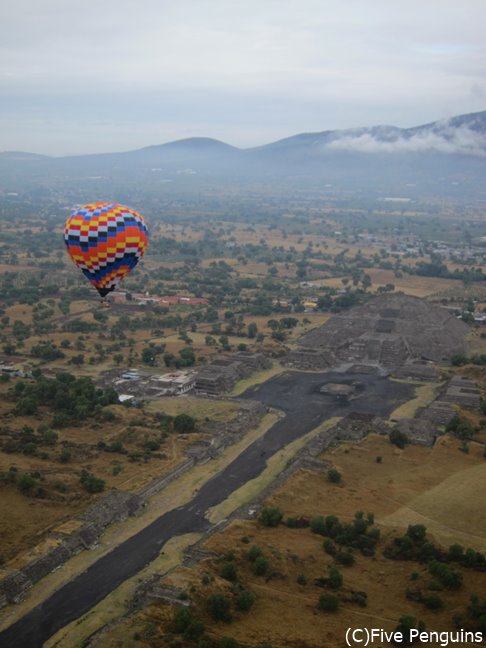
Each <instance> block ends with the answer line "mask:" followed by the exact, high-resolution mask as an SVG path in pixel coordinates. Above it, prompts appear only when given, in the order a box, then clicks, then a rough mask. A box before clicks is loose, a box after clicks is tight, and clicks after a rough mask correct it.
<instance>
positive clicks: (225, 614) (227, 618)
mask: <svg viewBox="0 0 486 648" xmlns="http://www.w3.org/2000/svg"><path fill="white" fill-rule="evenodd" d="M206 603H207V608H208V611H209V614H210V615H211V617H212V618H213V619H214V620H215V621H224V622H225V623H231V621H232V620H233V617H232V614H231V604H230V602H229V600H228V598H226V596H225V595H224V594H210V596H208V598H207V601H206Z"/></svg>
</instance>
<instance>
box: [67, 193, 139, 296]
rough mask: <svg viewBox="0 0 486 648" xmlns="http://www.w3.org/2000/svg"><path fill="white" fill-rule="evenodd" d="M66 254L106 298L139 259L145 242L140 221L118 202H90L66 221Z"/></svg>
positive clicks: (131, 210) (136, 215) (134, 213)
mask: <svg viewBox="0 0 486 648" xmlns="http://www.w3.org/2000/svg"><path fill="white" fill-rule="evenodd" d="M64 242H65V243H66V248H67V253H68V254H69V256H70V257H71V259H72V260H73V261H74V263H75V264H76V265H77V266H78V267H79V268H80V269H81V270H82V271H83V274H84V275H85V276H86V277H87V278H88V279H89V280H90V281H91V283H92V284H93V286H94V287H95V288H96V289H97V290H98V292H99V293H100V295H101V297H105V296H106V295H107V294H108V293H109V292H110V291H112V290H113V289H114V288H115V286H116V285H117V284H118V283H119V282H120V281H121V280H122V279H123V278H124V277H125V276H126V275H127V274H128V273H129V272H130V270H132V269H133V268H134V267H135V266H136V265H137V263H138V262H139V261H140V259H141V258H142V256H143V254H144V252H145V249H146V247H147V243H148V230H147V226H146V225H145V222H144V220H143V218H142V217H141V216H140V214H138V213H137V212H136V211H134V210H133V209H130V208H129V207H125V206H124V205H119V204H117V203H103V202H98V203H91V204H89V205H85V206H84V207H80V208H79V209H77V210H76V211H75V212H73V214H71V216H70V217H69V218H68V219H67V221H66V227H65V230H64Z"/></svg>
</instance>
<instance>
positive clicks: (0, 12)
mask: <svg viewBox="0 0 486 648" xmlns="http://www.w3.org/2000/svg"><path fill="white" fill-rule="evenodd" d="M485 25H486V1H485V0H406V1H405V0H15V2H3V3H2V8H1V9H0V150H24V151H31V152H36V153H46V154H51V155H69V154H76V153H96V152H107V151H123V150H131V149H135V148H140V147H142V146H148V145H152V144H160V143H163V142H167V141H171V140H175V139H180V138H184V137H192V136H207V137H215V138H218V139H222V140H224V141H226V142H228V143H230V144H234V145H236V146H242V147H247V146H255V145H258V144H264V143H267V142H270V141H273V140H276V139H279V138H281V137H286V136H289V135H293V134H296V133H301V132H309V131H322V130H328V129H337V128H348V127H355V126H371V125H376V124H393V125H396V126H402V127H404V126H414V125H418V124H422V123H426V122H429V121H435V120H437V119H442V118H447V117H450V116H453V115H456V114H462V113H468V112H474V111H479V110H485V109H486V36H485Z"/></svg>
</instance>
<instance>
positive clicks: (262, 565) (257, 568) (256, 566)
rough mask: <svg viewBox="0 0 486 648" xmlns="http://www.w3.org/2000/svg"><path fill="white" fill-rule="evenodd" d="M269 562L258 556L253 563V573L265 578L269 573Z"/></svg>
mask: <svg viewBox="0 0 486 648" xmlns="http://www.w3.org/2000/svg"><path fill="white" fill-rule="evenodd" d="M268 567H269V562H268V560H267V559H266V558H264V557H263V556H258V558H256V560H255V562H254V563H253V572H254V574H255V576H264V575H265V574H266V573H267V572H268Z"/></svg>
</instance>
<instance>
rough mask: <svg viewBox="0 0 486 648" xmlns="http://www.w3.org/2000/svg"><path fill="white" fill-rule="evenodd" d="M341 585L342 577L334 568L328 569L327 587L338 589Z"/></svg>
mask: <svg viewBox="0 0 486 648" xmlns="http://www.w3.org/2000/svg"><path fill="white" fill-rule="evenodd" d="M342 584H343V577H342V574H341V572H340V571H339V569H337V568H336V567H330V568H329V576H328V578H327V585H328V586H329V587H330V588H331V589H333V590H336V589H339V588H340V587H341V585H342Z"/></svg>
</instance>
